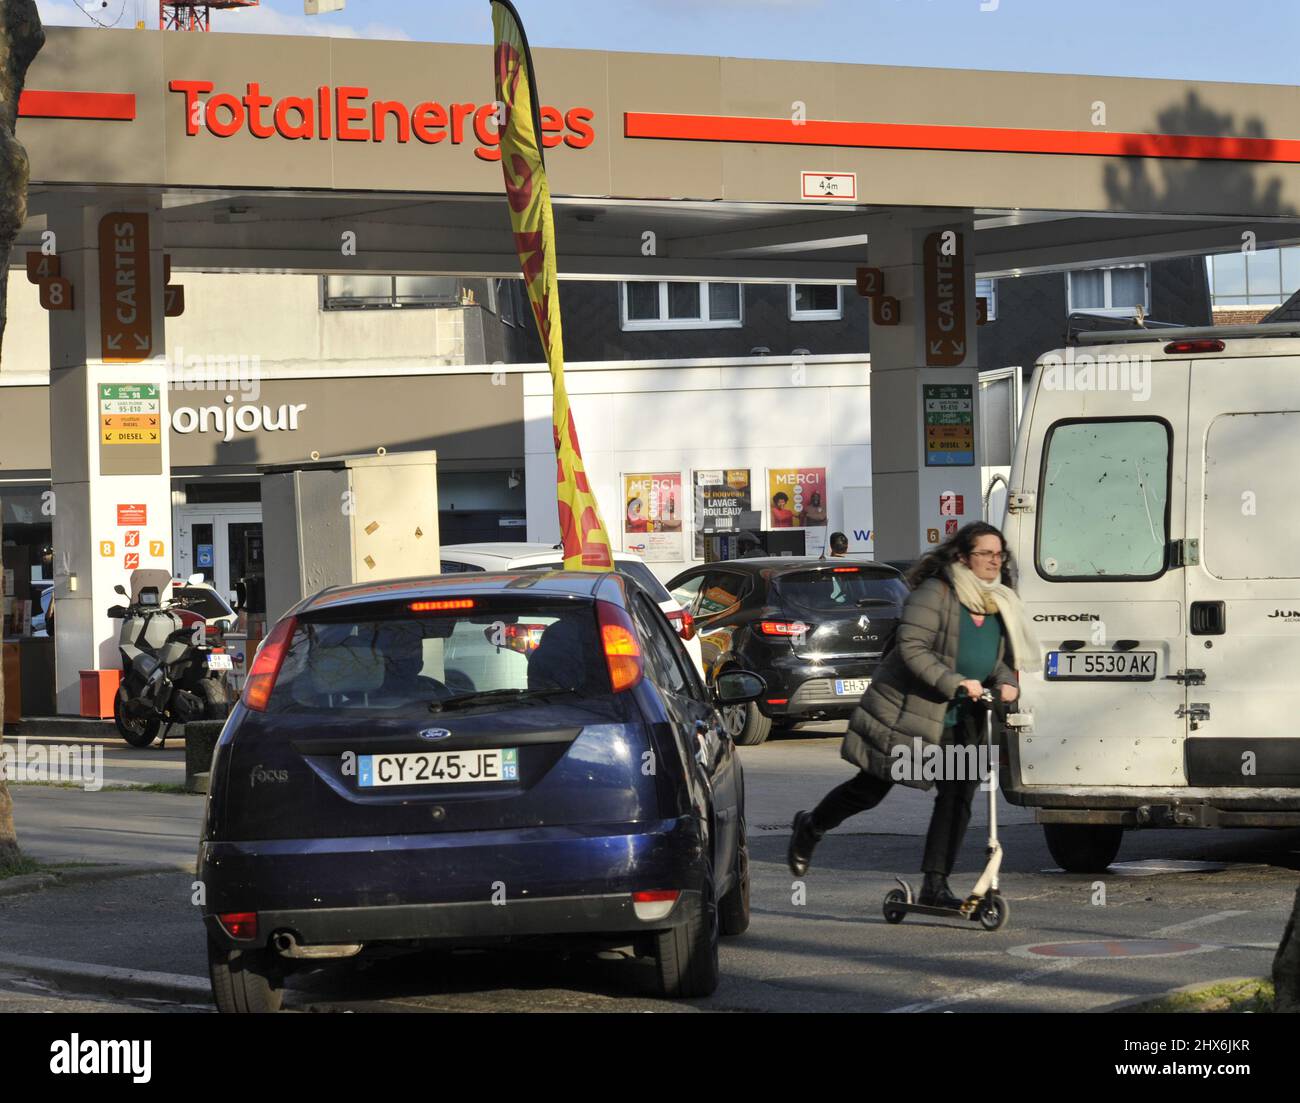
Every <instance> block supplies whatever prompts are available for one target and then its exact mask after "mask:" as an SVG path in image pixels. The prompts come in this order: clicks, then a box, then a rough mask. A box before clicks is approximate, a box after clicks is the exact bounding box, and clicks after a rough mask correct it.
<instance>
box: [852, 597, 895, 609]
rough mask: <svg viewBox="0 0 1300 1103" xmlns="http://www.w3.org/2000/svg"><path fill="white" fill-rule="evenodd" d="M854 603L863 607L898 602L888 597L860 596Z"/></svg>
mask: <svg viewBox="0 0 1300 1103" xmlns="http://www.w3.org/2000/svg"><path fill="white" fill-rule="evenodd" d="M853 604H854V605H856V606H857V607H858V608H859V609H861V608H862V607H863V606H864V605H897V604H898V602H897V601H895V600H894V599H893V598H888V597H860V598H858V600H857V601H855V602H854V603H853Z"/></svg>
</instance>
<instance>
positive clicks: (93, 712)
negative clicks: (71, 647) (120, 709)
mask: <svg viewBox="0 0 1300 1103" xmlns="http://www.w3.org/2000/svg"><path fill="white" fill-rule="evenodd" d="M80 674H81V715H82V716H89V717H94V718H96V719H98V720H112V719H113V698H114V697H116V696H117V687H118V685H119V683H120V682H121V681H122V672H121V671H120V670H82V671H80Z"/></svg>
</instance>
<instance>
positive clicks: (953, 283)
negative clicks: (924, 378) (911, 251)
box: [922, 230, 966, 368]
mask: <svg viewBox="0 0 1300 1103" xmlns="http://www.w3.org/2000/svg"><path fill="white" fill-rule="evenodd" d="M922 252H923V254H924V258H923V259H924V265H923V267H924V273H925V362H926V364H927V365H928V366H929V367H932V368H955V367H957V366H958V365H959V364H961V363H962V361H964V360H965V359H966V275H965V273H966V268H965V262H966V246H965V241H964V238H963V236H962V233H961V231H960V230H936V231H935V232H934V233H932V234H929V235H927V236H926V239H925V245H924V247H923V250H922Z"/></svg>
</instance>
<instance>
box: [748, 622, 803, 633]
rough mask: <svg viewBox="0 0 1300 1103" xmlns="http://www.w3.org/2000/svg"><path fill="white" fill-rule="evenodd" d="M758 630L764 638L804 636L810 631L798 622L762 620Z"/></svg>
mask: <svg viewBox="0 0 1300 1103" xmlns="http://www.w3.org/2000/svg"><path fill="white" fill-rule="evenodd" d="M758 630H759V631H760V632H762V633H763V635H765V636H804V635H807V634H808V632H809V631H810V629H809V626H808V625H806V624H804V623H803V621H800V620H762V621H759V622H758Z"/></svg>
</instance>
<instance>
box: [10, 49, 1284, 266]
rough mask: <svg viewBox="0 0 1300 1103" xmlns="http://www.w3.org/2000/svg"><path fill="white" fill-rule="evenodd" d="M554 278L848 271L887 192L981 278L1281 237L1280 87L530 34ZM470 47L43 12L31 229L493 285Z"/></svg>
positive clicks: (497, 230) (483, 133) (888, 203)
mask: <svg viewBox="0 0 1300 1103" xmlns="http://www.w3.org/2000/svg"><path fill="white" fill-rule="evenodd" d="M536 68H537V78H538V82H539V85H540V90H541V95H542V102H543V116H542V125H543V130H544V132H545V133H546V135H547V138H546V140H547V142H548V144H549V145H550V146H551V147H552V148H551V149H550V150H549V153H548V168H549V169H550V175H551V185H552V190H553V193H554V194H555V197H556V213H557V220H558V227H557V229H558V239H559V250H560V256H559V260H560V267H561V272H562V274H563V275H565V276H568V277H583V278H616V277H628V276H631V277H642V278H660V279H665V278H674V277H680V278H690V279H701V278H717V279H728V280H737V279H742V280H773V281H782V282H787V281H790V280H799V281H804V282H808V281H818V280H826V281H848V280H850V279H851V278H852V275H853V268H854V266H855V265H858V264H861V263H863V262H864V261H865V260H866V259H867V258H868V253H867V249H866V246H867V242H868V240H869V238H870V237H871V234H872V232H873V229H874V228H876V227H881V226H882V225H884V222H882V220H885V221H887V220H888V219H890V217H891V212H897V211H899V210H901V209H903V208H910V209H912V210H916V209H917V208H945V209H955V208H960V209H965V210H968V211H973V212H974V229H975V241H974V253H975V256H976V257H977V258H978V261H977V263H978V269H979V271H980V272H981V273H982V274H990V275H1001V274H1014V273H1029V272H1034V271H1040V270H1044V269H1048V268H1061V267H1070V266H1080V267H1091V266H1096V265H1099V264H1105V263H1109V262H1119V261H1132V260H1142V259H1148V258H1153V257H1158V256H1177V255H1184V254H1187V255H1190V254H1199V253H1205V252H1214V251H1224V250H1231V249H1240V248H1242V247H1243V244H1244V243H1247V242H1249V243H1250V244H1252V245H1254V246H1255V247H1258V248H1265V247H1268V246H1273V245H1282V244H1292V243H1296V242H1300V134H1297V133H1295V132H1294V131H1295V119H1296V114H1295V110H1294V105H1295V100H1294V97H1295V92H1294V89H1291V88H1284V87H1280V86H1269V85H1242V84H1226V83H1225V84H1205V83H1199V84H1195V85H1192V84H1189V83H1185V82H1179V81H1166V80H1145V79H1128V78H1111V77H1088V76H1060V75H1046V74H1029V73H1004V72H981V71H974V70H942V69H905V68H893V67H886V66H865V65H864V66H858V65H838V64H810V63H795V62H782V61H752V60H743V59H735V58H718V57H699V56H686V55H661V54H634V53H609V52H601V51H577V50H538V51H536ZM493 96H494V92H493V86H492V66H491V51H490V47H489V46H488V45H486V44H485V45H483V46H464V45H442V44H431V43H413V42H382V41H372V40H354V39H333V38H292V37H281V36H254V35H244V34H238V35H222V34H210V35H170V34H152V33H145V32H139V31H106V30H95V29H84V30H83V29H73V28H59V27H54V28H50V29H49V31H48V41H47V45H46V46H45V48H44V49H43V50H42V52H41V53H40V55H39V56H38V57H37V59H36V61H35V63H34V64H33V66H32V68H31V72H30V74H29V76H28V82H27V91H26V92H25V93H24V97H23V101H22V103H21V105H20V116H21V122H20V124H19V132H18V133H19V137H20V138H21V140H22V141H23V142H24V144H25V145H26V147H27V150H28V153H29V156H30V159H31V165H32V187H31V194H30V202H29V219H28V223H27V225H26V226H25V227H24V231H23V234H22V235H21V237H20V239H19V240H18V242H17V243H16V244H15V248H14V255H13V256H12V257H11V261H12V262H13V263H15V264H17V263H21V258H22V256H23V254H24V253H26V252H27V251H29V250H31V249H32V248H34V247H36V246H38V245H39V243H40V237H41V233H42V231H43V230H45V229H46V227H47V219H48V218H49V217H50V216H51V215H55V214H57V213H58V212H59V211H60V210H62V209H66V208H69V207H77V206H81V205H83V204H88V203H90V202H92V201H93V202H94V203H96V204H99V205H102V204H105V203H121V204H130V203H132V202H140V201H152V202H154V203H159V202H160V203H161V206H162V225H163V229H164V242H165V246H166V248H167V251H168V253H169V255H170V256H171V260H172V264H173V265H174V266H175V267H176V268H178V269H185V268H202V269H206V270H228V271H240V270H249V269H263V270H265V269H275V270H284V271H298V272H325V273H346V272H367V271H374V272H394V273H448V274H460V275H498V276H509V275H515V274H517V271H518V261H517V254H516V252H515V249H514V243H513V241H512V239H511V236H510V226H509V220H508V217H507V212H506V208H505V205H504V202H503V194H502V188H501V170H500V166H499V164H498V163H497V158H498V156H499V155H498V152H497V148H496V133H495V120H494V117H493V116H494V113H495V112H494V106H493Z"/></svg>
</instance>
